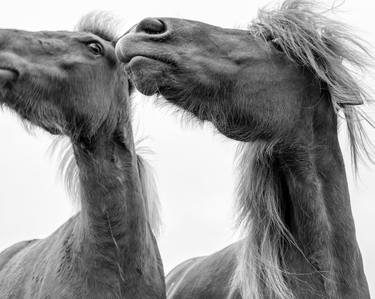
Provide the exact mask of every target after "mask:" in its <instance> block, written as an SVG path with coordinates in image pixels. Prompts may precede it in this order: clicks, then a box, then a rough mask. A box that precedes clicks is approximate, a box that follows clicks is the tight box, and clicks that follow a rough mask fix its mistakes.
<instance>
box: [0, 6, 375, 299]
mask: <svg viewBox="0 0 375 299" xmlns="http://www.w3.org/2000/svg"><path fill="white" fill-rule="evenodd" d="M1 1H3V2H4V3H3V4H2V8H1V10H0V28H19V29H25V30H69V29H72V28H73V27H74V25H75V24H76V22H77V21H78V19H79V18H80V17H81V16H82V15H83V14H85V13H87V12H89V11H92V10H97V9H99V10H110V11H114V12H115V13H116V14H118V15H120V16H122V17H124V19H125V21H126V23H125V24H126V25H125V26H124V31H125V30H126V29H127V28H128V27H129V26H130V25H133V24H134V23H136V22H138V21H140V20H141V19H142V18H144V17H148V16H171V17H180V18H188V19H196V20H200V21H204V22H207V23H211V24H214V25H219V26H222V27H236V28H239V27H245V26H246V24H248V23H249V21H250V20H251V19H252V18H253V17H254V16H255V14H256V11H257V9H258V8H260V7H262V6H264V5H265V4H267V3H268V2H269V1H264V0H263V1H262V0H246V1H241V0H232V1H215V0H212V1H207V0H205V1H203V0H198V1H197V0H189V1H187V0H186V1H177V0H159V1H150V0H142V1H114V0H106V1H102V0H100V1H99V0H90V1H77V0H64V1H51V0H33V1H28V0H21V1H5V0H1ZM340 10H341V11H342V12H343V15H344V16H345V19H346V20H347V22H348V23H349V24H351V25H352V26H355V27H356V28H358V29H359V31H360V33H362V36H363V37H364V38H365V39H366V40H368V41H369V42H371V43H372V44H373V45H375V29H374V28H375V19H374V16H373V15H374V14H373V12H374V10H375V2H374V1H373V0H347V1H346V2H345V3H344V4H343V5H342V7H341V8H340ZM136 101H137V102H138V107H137V117H136V126H137V127H138V132H139V133H140V135H142V136H148V137H149V138H148V139H147V141H146V144H147V145H148V146H149V147H150V148H151V149H152V151H153V152H154V153H155V154H153V155H152V156H151V161H152V163H153V165H154V168H155V173H156V175H157V182H158V187H159V194H160V198H161V202H162V207H163V221H164V229H163V233H162V235H161V237H160V241H159V245H160V249H161V253H162V256H163V260H164V266H165V270H166V272H168V271H169V270H170V269H171V268H172V267H174V266H175V265H176V264H177V263H179V262H181V261H183V260H185V259H187V258H189V257H193V256H198V255H207V254H210V253H212V252H214V251H217V250H219V249H221V248H223V247H224V246H226V245H228V244H230V243H231V242H232V241H233V240H234V239H235V233H234V230H233V221H232V219H233V217H232V216H233V214H232V210H233V209H232V207H233V198H234V173H233V170H234V169H233V166H232V165H233V159H234V156H235V155H234V153H235V146H236V143H235V142H234V141H231V140H228V139H225V138H224V137H222V136H220V135H218V134H215V133H214V131H213V130H212V128H210V127H209V126H204V127H194V126H189V125H186V124H184V123H183V122H182V121H181V120H180V118H179V117H178V115H177V114H175V113H173V112H172V109H168V108H160V107H157V106H156V105H154V104H153V100H152V99H150V98H145V97H142V96H139V97H138V98H137V99H136ZM34 135H35V136H31V135H30V134H28V133H27V132H26V131H25V130H24V129H23V127H22V126H21V125H20V122H19V121H18V119H17V117H15V116H14V115H11V114H10V113H9V112H8V111H4V112H0V139H1V146H0V250H2V249H5V248H6V247H8V246H10V245H11V244H13V243H15V242H17V241H20V240H24V239H32V238H43V237H45V236H47V235H49V234H51V233H52V232H53V231H54V230H55V229H57V227H58V226H59V225H61V224H62V223H63V222H65V221H66V220H67V219H68V218H69V217H70V216H71V215H72V214H73V213H74V208H73V206H72V205H71V203H70V201H69V200H68V196H67V194H66V193H65V191H64V187H63V185H62V183H61V182H60V180H59V179H57V176H56V169H57V163H56V161H55V160H53V159H51V158H50V156H49V155H48V153H47V152H48V148H49V145H50V144H51V140H52V139H51V137H50V136H48V135H47V134H44V133H42V132H37V133H36V134H34ZM370 136H371V138H372V140H374V141H375V130H373V131H371V132H370ZM342 139H343V140H344V139H345V138H342ZM344 144H345V143H344ZM344 147H345V148H346V147H347V146H345V145H344ZM345 148H344V155H345V161H346V164H347V167H348V174H349V181H350V191H351V195H352V196H351V197H352V207H353V213H354V218H355V222H356V227H357V238H358V242H359V245H360V248H361V250H362V255H363V259H364V265H365V271H366V273H367V280H368V282H369V285H370V288H371V292H372V294H373V296H375V234H374V228H375V216H374V214H375V200H374V195H375V184H374V182H375V173H374V170H375V166H369V167H362V168H361V171H360V177H359V179H358V181H357V183H354V179H353V178H352V176H351V175H350V174H351V170H350V168H349V162H350V157H349V155H348V152H347V151H346V150H345Z"/></svg>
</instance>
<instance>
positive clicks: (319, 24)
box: [249, 0, 375, 170]
mask: <svg viewBox="0 0 375 299" xmlns="http://www.w3.org/2000/svg"><path fill="white" fill-rule="evenodd" d="M334 10H335V7H331V8H329V9H325V8H324V7H323V6H321V5H320V4H319V3H317V2H316V1H310V0H287V1H285V2H283V3H282V4H281V6H280V7H278V8H276V9H271V10H270V9H262V10H260V11H259V13H258V17H257V18H256V19H255V20H254V21H253V22H252V24H251V25H250V28H249V30H250V32H251V34H253V35H255V36H260V37H262V38H264V39H265V40H272V41H273V42H274V43H276V44H277V45H278V46H279V47H280V48H281V49H282V51H283V52H284V53H285V54H286V55H287V57H288V58H289V59H290V60H292V61H293V62H295V63H297V64H299V65H301V66H302V67H304V68H306V69H308V70H310V71H311V72H312V73H313V74H314V76H315V77H316V78H318V79H319V80H320V81H321V82H323V83H324V84H322V85H325V86H327V88H328V91H329V95H330V97H329V98H330V99H331V101H332V104H333V106H334V107H335V108H336V111H337V112H339V111H342V112H343V114H344V116H345V120H346V124H347V128H348V135H349V141H350V147H351V154H352V164H353V166H354V169H355V170H357V165H358V158H363V157H366V158H368V159H369V160H370V161H371V162H373V161H374V160H373V158H372V156H371V155H372V151H373V145H372V143H371V142H370V141H369V139H368V137H367V133H366V131H365V130H364V127H363V125H362V123H361V120H364V121H366V122H368V123H369V124H370V125H371V126H374V124H373V122H372V120H371V119H370V117H369V116H368V115H366V113H365V112H364V111H363V109H362V108H361V107H360V106H357V105H360V104H362V103H364V104H370V103H371V102H372V101H373V100H372V95H371V92H370V88H369V87H368V86H366V85H365V84H363V83H362V82H360V81H359V79H360V76H359V75H363V74H370V72H369V70H370V69H371V68H372V67H374V66H375V63H374V62H375V60H374V57H373V56H372V54H371V53H370V51H369V50H368V46H367V45H366V43H365V42H364V41H363V40H362V39H361V38H360V37H358V36H357V35H356V34H354V33H353V30H352V29H351V28H350V27H349V26H347V25H346V24H344V23H342V22H340V21H337V20H334V19H332V18H331V17H329V16H328V14H329V13H331V12H333V11H334Z"/></svg>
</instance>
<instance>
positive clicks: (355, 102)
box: [336, 98, 364, 107]
mask: <svg viewBox="0 0 375 299" xmlns="http://www.w3.org/2000/svg"><path fill="white" fill-rule="evenodd" d="M336 102H337V105H339V106H341V107H343V106H358V105H363V103H364V102H363V100H362V99H361V98H353V99H350V100H347V101H343V100H340V99H339V100H337V101H336Z"/></svg>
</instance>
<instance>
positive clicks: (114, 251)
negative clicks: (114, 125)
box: [73, 126, 155, 285]
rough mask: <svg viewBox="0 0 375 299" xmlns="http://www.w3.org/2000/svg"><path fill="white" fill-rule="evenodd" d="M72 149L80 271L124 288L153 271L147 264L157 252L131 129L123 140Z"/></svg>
mask: <svg viewBox="0 0 375 299" xmlns="http://www.w3.org/2000/svg"><path fill="white" fill-rule="evenodd" d="M124 135H126V136H124ZM73 147H74V153H75V157H76V161H77V165H78V168H79V180H80V192H81V213H80V222H79V228H78V229H77V231H78V235H79V242H78V245H77V246H78V248H79V250H78V252H80V253H81V254H80V260H81V261H82V262H83V264H84V265H83V266H84V267H85V268H86V269H89V272H90V274H93V275H94V276H95V273H97V274H98V277H100V279H101V280H103V277H104V276H106V277H113V276H116V277H120V278H121V280H122V281H123V282H125V283H126V282H127V280H134V278H137V277H141V276H139V275H142V274H140V273H143V271H145V272H146V270H147V269H148V268H150V271H151V268H152V269H153V267H150V264H149V263H154V264H155V261H154V260H153V259H155V256H154V255H155V254H154V250H155V248H153V246H154V245H153V241H154V239H153V236H152V233H151V231H150V230H149V226H148V221H147V216H146V207H145V202H144V199H143V196H142V190H141V186H140V179H139V173H138V168H137V157H136V154H135V149H134V142H133V137H132V131H131V128H130V126H129V129H127V130H126V131H125V134H124V133H123V132H122V130H119V132H115V133H113V134H112V135H111V134H110V135H108V134H101V135H99V134H98V136H95V137H94V138H92V139H91V141H90V143H89V146H87V143H86V142H84V141H82V142H81V141H78V142H73ZM153 266H154V265H153ZM105 271H107V272H105ZM104 273H105V274H104ZM132 285H134V282H133V284H132Z"/></svg>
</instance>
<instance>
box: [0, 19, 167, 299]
mask: <svg viewBox="0 0 375 299" xmlns="http://www.w3.org/2000/svg"><path fill="white" fill-rule="evenodd" d="M111 24H113V22H111V20H110V18H108V17H106V16H105V15H104V14H91V15H89V16H87V17H86V18H84V19H82V21H81V22H80V25H79V26H78V29H77V31H74V32H68V31H40V32H27V31H19V30H0V82H1V96H0V102H1V104H2V105H5V106H7V107H9V108H10V109H12V110H14V111H15V112H16V113H17V114H18V115H20V116H21V118H22V119H24V120H26V121H27V122H30V123H31V124H32V125H35V126H38V127H41V128H44V129H45V130H47V131H48V132H50V133H52V134H58V135H65V136H68V137H69V139H70V141H71V144H72V152H73V154H72V155H74V158H73V159H72V156H71V155H70V151H69V150H67V151H66V152H65V154H64V157H63V161H64V163H65V164H64V166H63V168H64V172H65V174H66V176H67V177H66V180H67V182H68V183H69V185H70V186H76V187H78V188H73V189H74V190H76V192H77V194H74V196H75V197H78V199H79V200H80V205H81V210H80V212H79V213H78V214H77V215H75V216H73V217H72V218H71V219H69V220H68V221H67V222H66V223H64V224H63V225H62V226H61V227H60V228H59V229H57V231H55V232H54V233H53V234H51V235H50V236H48V237H47V238H45V239H41V240H30V241H24V242H20V243H17V244H15V245H13V246H11V247H9V248H8V249H6V250H5V251H3V252H2V253H0V298H1V299H6V298H9V299H10V298H14V299H16V298H17V299H21V298H44V299H45V298H69V299H72V298H77V299H78V298H79V299H81V298H88V299H93V298H100V299H104V298H139V299H141V298H142V299H145V298H150V299H151V298H152V299H155V298H165V296H166V295H165V282H164V273H163V266H162V262H161V259H160V255H159V251H158V247H157V244H156V240H155V238H154V235H153V232H152V229H151V225H150V222H151V218H150V217H151V216H150V215H149V214H152V215H154V216H155V215H156V214H155V212H156V211H155V210H154V209H153V207H154V206H155V201H156V200H157V194H156V193H155V189H153V187H152V184H150V183H152V180H150V179H151V177H150V176H149V172H148V171H146V169H147V165H146V164H144V161H143V160H142V159H141V158H140V157H139V156H137V155H136V152H135V147H134V141H133V131H132V126H131V111H130V100H129V85H128V77H127V75H126V73H125V71H124V67H123V65H122V64H121V63H120V62H119V60H118V59H117V57H116V55H115V41H116V31H115V27H114V26H112V25H111ZM63 152H64V151H63ZM75 180H77V182H75ZM21 183H22V182H21Z"/></svg>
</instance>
